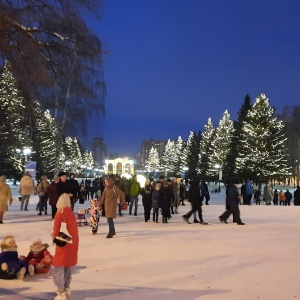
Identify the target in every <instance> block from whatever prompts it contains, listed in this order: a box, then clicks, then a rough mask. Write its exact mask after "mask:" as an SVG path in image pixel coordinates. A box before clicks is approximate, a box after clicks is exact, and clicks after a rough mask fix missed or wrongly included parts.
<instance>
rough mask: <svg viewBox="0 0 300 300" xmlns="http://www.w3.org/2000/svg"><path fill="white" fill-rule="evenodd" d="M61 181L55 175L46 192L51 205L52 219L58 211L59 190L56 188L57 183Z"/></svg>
mask: <svg viewBox="0 0 300 300" xmlns="http://www.w3.org/2000/svg"><path fill="white" fill-rule="evenodd" d="M58 182H59V177H54V178H53V179H52V181H51V184H50V185H49V187H48V189H47V191H46V194H47V198H49V205H50V206H51V208H52V209H51V215H52V219H54V217H55V214H56V212H57V208H56V203H57V201H58V197H59V196H58V192H57V188H56V184H57V183H58Z"/></svg>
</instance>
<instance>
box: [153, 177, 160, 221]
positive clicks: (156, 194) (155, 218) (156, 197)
mask: <svg viewBox="0 0 300 300" xmlns="http://www.w3.org/2000/svg"><path fill="white" fill-rule="evenodd" d="M160 188H161V184H160V183H158V182H156V183H155V186H154V191H153V192H152V208H153V222H156V223H158V211H159V191H160Z"/></svg>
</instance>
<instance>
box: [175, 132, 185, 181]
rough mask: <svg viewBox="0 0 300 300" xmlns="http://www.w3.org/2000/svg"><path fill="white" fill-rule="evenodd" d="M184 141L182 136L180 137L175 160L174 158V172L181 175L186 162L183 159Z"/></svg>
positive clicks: (176, 145)
mask: <svg viewBox="0 0 300 300" xmlns="http://www.w3.org/2000/svg"><path fill="white" fill-rule="evenodd" d="M183 149H184V143H183V140H182V138H181V136H179V137H178V139H177V141H176V143H175V158H174V159H175V160H174V172H175V174H176V175H178V176H180V175H181V171H182V169H183V168H184V167H185V164H186V162H185V161H184V160H183V155H182V152H183Z"/></svg>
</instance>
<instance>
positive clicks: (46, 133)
mask: <svg viewBox="0 0 300 300" xmlns="http://www.w3.org/2000/svg"><path fill="white" fill-rule="evenodd" d="M33 119H34V123H35V134H34V135H33V148H34V150H35V152H36V161H37V169H38V170H39V172H40V173H42V174H47V175H48V176H49V175H50V174H51V175H53V174H54V176H56V175H57V174H55V164H56V157H57V156H58V155H59V154H58V150H57V149H58V148H60V147H57V145H60V144H61V138H60V136H59V131H58V127H57V123H56V121H55V119H54V118H53V117H52V116H51V113H50V111H49V110H46V111H45V112H43V110H42V107H41V105H40V103H39V102H38V101H35V102H34V115H33Z"/></svg>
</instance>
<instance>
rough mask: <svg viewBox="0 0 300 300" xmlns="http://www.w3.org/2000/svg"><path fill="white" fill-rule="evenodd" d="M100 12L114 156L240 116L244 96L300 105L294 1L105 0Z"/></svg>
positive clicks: (299, 36) (107, 128)
mask: <svg viewBox="0 0 300 300" xmlns="http://www.w3.org/2000/svg"><path fill="white" fill-rule="evenodd" d="M100 15H101V20H94V21H90V24H91V25H90V26H91V27H92V29H93V30H94V31H95V32H96V33H97V34H98V36H99V38H100V40H101V41H102V43H103V47H104V50H105V51H109V52H110V53H109V54H107V55H104V60H105V63H104V68H103V70H104V77H105V82H106V86H107V98H106V117H105V121H104V127H102V126H103V125H102V123H101V122H99V124H101V125H99V135H102V137H103V138H104V140H105V143H106V144H107V149H108V152H109V153H120V154H122V155H129V156H130V157H132V156H133V155H134V154H137V153H139V150H140V145H141V142H142V140H143V139H149V138H153V139H163V140H167V139H168V138H170V139H177V138H178V136H179V135H180V136H182V138H183V139H184V140H186V139H187V137H188V135H189V132H190V131H198V130H201V131H202V130H203V126H204V124H206V122H207V119H208V118H209V117H211V118H212V121H213V123H214V125H215V126H217V125H218V122H219V120H220V119H221V117H222V115H223V112H224V111H225V110H226V109H227V110H228V111H229V113H230V114H231V118H232V119H233V120H235V119H236V118H237V112H238V110H239V109H240V107H241V105H242V103H243V101H244V97H245V95H246V94H249V95H250V96H251V99H252V102H253V101H254V100H255V98H256V97H257V96H258V95H259V94H260V93H265V94H266V95H267V97H268V98H269V99H270V104H271V105H272V106H273V107H276V108H277V110H278V112H281V111H282V108H283V107H284V106H286V105H287V106H293V105H300V18H299V16H300V1H298V0H294V1H293V0H289V1H287V0H282V1H279V0H219V1H217V0H103V5H102V9H101V12H100ZM100 127H101V128H100Z"/></svg>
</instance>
